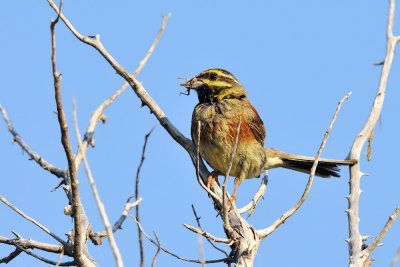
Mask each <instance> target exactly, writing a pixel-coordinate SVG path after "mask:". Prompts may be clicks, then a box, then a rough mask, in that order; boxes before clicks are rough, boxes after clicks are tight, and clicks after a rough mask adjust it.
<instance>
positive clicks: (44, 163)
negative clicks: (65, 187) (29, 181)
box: [0, 105, 65, 178]
mask: <svg viewBox="0 0 400 267" xmlns="http://www.w3.org/2000/svg"><path fill="white" fill-rule="evenodd" d="M0 112H1V113H2V115H3V119H4V121H5V122H6V124H7V126H8V131H9V132H10V133H11V135H12V136H13V138H14V141H15V142H17V143H18V145H19V146H20V147H21V148H22V149H23V150H24V151H25V152H26V153H28V155H29V156H30V157H31V159H33V160H34V161H35V162H36V163H37V164H39V166H40V167H42V168H43V169H45V170H46V171H49V172H50V173H52V174H54V175H55V176H57V177H59V178H60V177H63V178H64V177H65V170H62V169H59V168H57V167H55V166H54V165H52V164H50V163H48V162H47V161H46V160H44V159H43V158H42V157H41V156H40V155H39V154H37V153H36V152H35V151H33V150H32V149H31V148H30V147H29V146H28V145H27V144H26V143H25V142H24V140H22V139H21V137H20V136H19V134H18V133H17V132H16V131H15V129H14V127H13V125H12V123H11V121H10V119H9V118H8V116H7V112H6V110H5V109H4V108H3V107H2V106H1V105H0Z"/></svg>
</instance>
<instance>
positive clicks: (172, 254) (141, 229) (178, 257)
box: [129, 214, 231, 264]
mask: <svg viewBox="0 0 400 267" xmlns="http://www.w3.org/2000/svg"><path fill="white" fill-rule="evenodd" d="M129 216H131V218H132V219H133V220H134V221H135V222H136V224H137V225H138V226H139V228H140V231H142V233H143V234H144V236H145V237H146V238H147V239H148V240H149V241H150V242H151V243H153V244H154V245H156V246H157V247H159V248H160V249H161V250H162V251H164V252H166V253H168V254H169V255H171V256H173V257H175V258H177V259H180V260H183V261H187V262H193V263H200V264H201V263H202V262H203V261H199V260H189V259H185V258H182V257H180V256H178V255H176V254H174V253H172V252H170V251H169V250H167V249H165V248H163V247H161V245H159V244H157V242H156V241H154V240H153V239H151V237H149V236H148V235H147V234H146V232H145V231H144V230H143V228H142V225H141V224H140V223H139V222H138V221H137V220H136V218H135V217H134V216H132V215H131V214H129ZM230 261H231V259H229V258H224V259H218V260H207V261H204V263H217V262H230Z"/></svg>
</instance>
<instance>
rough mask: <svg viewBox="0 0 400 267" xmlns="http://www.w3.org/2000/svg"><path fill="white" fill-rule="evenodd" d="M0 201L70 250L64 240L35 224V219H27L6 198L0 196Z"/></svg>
mask: <svg viewBox="0 0 400 267" xmlns="http://www.w3.org/2000/svg"><path fill="white" fill-rule="evenodd" d="M0 201H2V202H3V203H4V204H6V205H7V206H9V207H10V208H11V209H12V210H14V211H15V212H16V213H18V214H19V215H21V216H22V217H23V218H25V219H26V220H28V221H30V222H31V223H33V224H35V225H36V226H38V227H39V228H40V229H42V230H43V231H44V232H46V233H47V234H48V235H50V236H51V237H53V238H54V239H55V240H57V241H58V242H60V243H61V244H62V245H63V246H64V247H66V248H68V249H69V250H70V249H71V246H70V245H69V244H68V243H67V242H65V241H64V240H62V239H61V238H60V237H59V236H57V235H56V234H54V233H53V232H51V231H50V230H49V229H47V228H46V227H44V226H43V225H41V224H40V223H39V222H37V221H36V220H35V219H33V218H31V217H29V216H28V215H26V214H25V213H23V212H22V211H21V210H19V209H18V208H17V207H15V206H14V205H13V204H11V203H10V202H8V200H7V199H6V198H4V197H3V196H2V195H0Z"/></svg>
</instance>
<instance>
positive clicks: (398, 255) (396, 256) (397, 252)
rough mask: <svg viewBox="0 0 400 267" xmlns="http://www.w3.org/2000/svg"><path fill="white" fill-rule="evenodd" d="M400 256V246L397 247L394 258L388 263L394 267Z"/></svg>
mask: <svg viewBox="0 0 400 267" xmlns="http://www.w3.org/2000/svg"><path fill="white" fill-rule="evenodd" d="M399 257H400V247H399V248H398V249H397V251H396V254H395V255H394V258H393V260H392V263H391V264H390V267H394V266H395V265H396V263H397V261H398V260H399Z"/></svg>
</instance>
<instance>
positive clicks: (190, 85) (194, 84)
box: [181, 78, 204, 90]
mask: <svg viewBox="0 0 400 267" xmlns="http://www.w3.org/2000/svg"><path fill="white" fill-rule="evenodd" d="M203 84H204V82H203V81H201V80H199V79H197V78H193V79H191V80H188V81H186V82H184V83H181V86H185V87H186V88H187V89H194V90H197V88H199V87H200V86H202V85H203Z"/></svg>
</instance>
